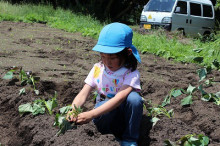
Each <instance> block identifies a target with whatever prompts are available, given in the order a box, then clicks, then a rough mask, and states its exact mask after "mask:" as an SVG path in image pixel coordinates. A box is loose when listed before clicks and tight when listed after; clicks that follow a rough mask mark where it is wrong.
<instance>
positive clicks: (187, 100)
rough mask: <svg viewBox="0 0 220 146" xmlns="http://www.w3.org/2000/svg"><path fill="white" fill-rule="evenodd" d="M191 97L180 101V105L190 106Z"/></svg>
mask: <svg viewBox="0 0 220 146" xmlns="http://www.w3.org/2000/svg"><path fill="white" fill-rule="evenodd" d="M192 103H193V102H192V95H189V96H187V97H186V98H184V99H182V100H181V105H189V104H192Z"/></svg>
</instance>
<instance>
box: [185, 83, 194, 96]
mask: <svg viewBox="0 0 220 146" xmlns="http://www.w3.org/2000/svg"><path fill="white" fill-rule="evenodd" d="M194 91H196V87H193V86H192V85H191V84H189V86H188V88H187V91H186V92H187V93H189V94H192V93H193V92H194Z"/></svg>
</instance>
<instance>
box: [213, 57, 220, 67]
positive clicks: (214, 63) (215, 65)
mask: <svg viewBox="0 0 220 146" xmlns="http://www.w3.org/2000/svg"><path fill="white" fill-rule="evenodd" d="M212 65H213V66H214V67H216V68H217V69H219V68H220V63H219V62H218V60H217V59H215V60H213V61H212Z"/></svg>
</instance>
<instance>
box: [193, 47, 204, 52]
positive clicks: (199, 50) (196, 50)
mask: <svg viewBox="0 0 220 146" xmlns="http://www.w3.org/2000/svg"><path fill="white" fill-rule="evenodd" d="M202 50H203V49H200V48H198V49H193V51H194V52H196V53H200V52H201V51H202Z"/></svg>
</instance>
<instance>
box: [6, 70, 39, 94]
mask: <svg viewBox="0 0 220 146" xmlns="http://www.w3.org/2000/svg"><path fill="white" fill-rule="evenodd" d="M16 75H17V76H16ZM13 78H17V79H19V81H20V82H21V85H22V86H25V85H31V86H32V87H33V89H34V92H35V93H36V94H37V95H38V94H39V91H38V90H37V89H36V82H37V81H39V80H40V77H35V76H33V74H32V72H31V71H28V72H25V71H24V70H23V69H22V67H13V68H12V69H10V70H9V71H8V72H7V73H6V74H5V75H4V77H3V79H6V80H11V79H13ZM24 93H25V88H22V89H21V90H20V92H19V94H20V95H21V94H24Z"/></svg>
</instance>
